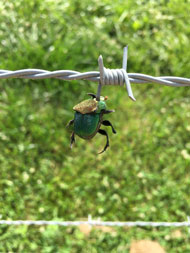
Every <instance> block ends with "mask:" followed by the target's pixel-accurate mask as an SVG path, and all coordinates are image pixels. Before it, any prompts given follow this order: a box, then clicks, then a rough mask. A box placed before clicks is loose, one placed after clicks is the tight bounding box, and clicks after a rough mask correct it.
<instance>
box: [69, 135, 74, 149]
mask: <svg viewBox="0 0 190 253" xmlns="http://www.w3.org/2000/svg"><path fill="white" fill-rule="evenodd" d="M73 143H75V133H74V132H72V134H71V144H70V147H71V148H72V145H73Z"/></svg>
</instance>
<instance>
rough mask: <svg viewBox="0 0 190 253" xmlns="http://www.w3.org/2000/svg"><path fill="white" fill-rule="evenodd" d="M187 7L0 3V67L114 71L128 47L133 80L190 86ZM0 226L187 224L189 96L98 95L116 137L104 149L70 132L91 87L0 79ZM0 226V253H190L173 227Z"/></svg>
mask: <svg viewBox="0 0 190 253" xmlns="http://www.w3.org/2000/svg"><path fill="white" fill-rule="evenodd" d="M189 3H190V1H188V0H171V1H167V0H159V1H158V0H157V1H156V0H155V1H142V0H139V1H132V0H128V1H124V0H120V1H108V0H101V1H100V0H96V1H95V0H93V1H88V0H84V1H79V0H72V1H63V0H56V1H55V0H36V1H28V0H17V1H11V0H8V1H7V0H1V2H0V13H1V15H0V24H1V28H0V59H1V60H0V69H9V70H16V69H22V68H39V69H47V70H58V69H73V70H78V71H82V72H85V71H88V70H98V64H97V58H98V56H99V54H102V55H103V57H104V63H105V66H107V67H109V68H111V67H113V68H119V67H120V66H121V64H122V49H123V47H124V46H125V45H126V44H128V45H129V60H128V70H129V72H137V73H145V74H152V75H154V76H156V75H163V76H166V75H172V76H184V77H189V71H190V60H189V59H190V45H189V38H190V29H189V13H190V4H189ZM0 82H1V84H0V215H1V216H0V217H1V218H2V219H13V220H17V219H24V220H25V219H33V220H38V219H45V220H78V219H84V218H86V217H87V216H88V214H91V215H92V217H93V218H97V217H101V219H102V220H112V221H117V220H120V221H135V220H143V221H184V220H187V215H189V213H190V211H189V200H190V197H189V196H190V180H189V178H190V170H189V168H190V166H189V163H190V137H189V136H190V103H189V102H190V99H189V97H190V88H188V87H184V88H172V87H165V86H160V85H156V84H154V85H152V84H146V85H145V84H143V85H140V84H134V85H133V92H134V95H135V97H136V99H137V102H135V103H134V102H132V101H131V100H129V99H128V96H127V93H126V91H125V88H123V87H113V86H110V87H104V88H103V91H102V94H103V95H108V97H109V100H108V102H107V104H108V106H109V108H110V109H115V110H116V112H115V113H113V114H112V115H109V119H110V121H111V122H113V125H114V127H115V128H116V130H117V135H113V134H112V133H111V129H108V132H109V135H110V142H111V147H110V148H109V149H108V151H107V152H105V153H104V154H102V155H97V152H98V151H100V150H101V149H102V148H103V146H104V144H105V139H104V138H103V136H99V135H97V136H96V137H95V138H94V139H93V140H92V141H90V142H86V141H84V140H82V139H79V138H77V140H76V145H75V146H74V148H73V150H70V148H69V143H70V133H69V132H68V131H67V130H66V129H65V126H66V124H67V122H68V121H69V120H70V119H72V118H73V111H72V107H73V105H75V104H76V103H78V102H80V101H82V100H84V99H85V98H87V96H86V93H87V92H95V91H96V89H97V84H96V83H91V82H87V81H71V82H66V81H59V80H53V79H47V80H35V81H32V80H25V79H7V80H1V81H0ZM113 229H114V230H113V231H112V232H107V233H106V232H103V231H99V230H96V229H94V230H92V232H91V234H90V235H89V236H85V235H84V234H83V233H82V232H81V231H80V230H79V228H73V227H72V228H71V227H69V228H63V227H53V226H47V227H36V226H30V227H28V226H18V227H16V226H0V252H14V253H15V252H27V253H28V252H44V253H49V252H61V253H62V252H63V253H67V252H72V253H75V252H92V253H96V252H97V253H103V252H112V253H115V252H129V248H130V244H131V242H132V241H133V240H135V239H140V238H150V239H154V240H156V241H158V242H159V243H160V244H161V245H162V246H163V247H164V248H165V249H166V251H167V252H171V253H175V252H183V253H187V252H190V241H189V234H188V233H187V232H188V230H187V229H186V228H182V229H180V232H181V233H180V234H181V236H178V237H177V238H176V237H175V236H173V231H175V230H176V229H171V228H157V229H152V228H143V229H142V228H127V229H126V228H119V229H118V228H113Z"/></svg>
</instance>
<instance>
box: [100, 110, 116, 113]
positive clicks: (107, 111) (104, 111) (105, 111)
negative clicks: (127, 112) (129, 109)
mask: <svg viewBox="0 0 190 253" xmlns="http://www.w3.org/2000/svg"><path fill="white" fill-rule="evenodd" d="M101 112H102V114H108V113H111V112H115V110H102V111H101Z"/></svg>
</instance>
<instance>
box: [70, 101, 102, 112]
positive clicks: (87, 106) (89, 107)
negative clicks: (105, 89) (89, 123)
mask: <svg viewBox="0 0 190 253" xmlns="http://www.w3.org/2000/svg"><path fill="white" fill-rule="evenodd" d="M97 106H98V102H97V101H96V100H94V99H87V100H84V101H82V102H81V103H79V104H77V105H75V106H74V107H73V110H75V111H77V112H80V113H82V114H86V113H91V112H94V111H96V109H97Z"/></svg>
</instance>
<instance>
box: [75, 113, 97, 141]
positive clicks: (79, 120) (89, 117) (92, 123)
mask: <svg viewBox="0 0 190 253" xmlns="http://www.w3.org/2000/svg"><path fill="white" fill-rule="evenodd" d="M99 123H100V114H97V113H88V114H81V113H79V112H76V113H75V118H74V132H75V134H77V135H78V136H79V137H81V138H83V139H90V138H92V137H93V136H94V135H95V134H96V133H97V131H98V129H99Z"/></svg>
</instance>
